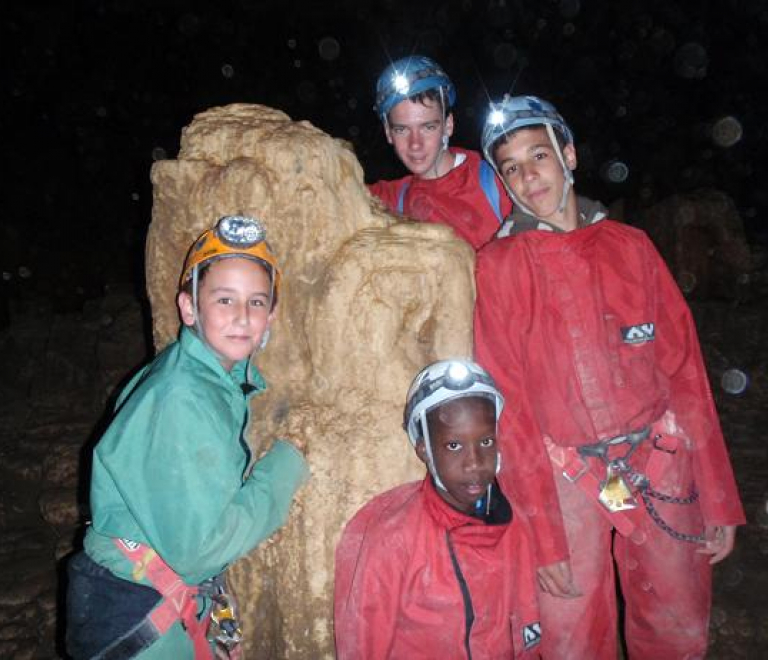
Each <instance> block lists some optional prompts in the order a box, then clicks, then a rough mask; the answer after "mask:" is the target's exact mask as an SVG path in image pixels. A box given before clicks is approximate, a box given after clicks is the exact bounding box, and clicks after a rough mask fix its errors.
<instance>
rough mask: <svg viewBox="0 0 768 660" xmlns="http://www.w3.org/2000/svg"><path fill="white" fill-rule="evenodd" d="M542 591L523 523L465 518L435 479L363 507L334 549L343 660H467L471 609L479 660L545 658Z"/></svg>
mask: <svg viewBox="0 0 768 660" xmlns="http://www.w3.org/2000/svg"><path fill="white" fill-rule="evenodd" d="M502 499H503V498H502ZM503 502H504V503H503V506H504V507H506V510H507V511H508V510H509V507H508V504H507V503H506V500H504V501H503ZM452 555H453V559H455V562H456V565H455V566H454V563H453V559H452ZM459 574H460V575H461V579H463V580H464V581H465V587H466V589H465V594H466V596H465V595H463V590H462V586H461V584H460V578H459ZM536 590H537V586H536V577H535V568H534V560H533V554H532V546H531V544H530V541H529V537H528V528H527V526H526V524H525V523H524V521H523V519H522V518H520V519H518V518H517V517H513V518H512V521H511V522H507V523H501V524H486V523H485V522H483V521H482V520H479V519H477V518H473V517H471V516H467V515H465V514H463V513H461V512H459V511H457V510H455V509H453V508H452V507H451V506H449V505H448V504H447V503H445V502H444V501H443V500H442V499H441V498H440V496H439V495H438V494H437V492H436V491H435V488H434V486H433V485H432V482H431V479H430V478H429V477H427V478H426V479H425V480H424V481H423V482H412V483H408V484H405V485H403V486H399V487H398V488H394V489H393V490H390V491H387V492H386V493H384V494H382V495H379V496H378V497H376V498H374V499H373V500H371V501H370V502H369V503H368V504H366V505H365V506H364V507H363V508H362V509H360V510H359V511H358V512H357V514H355V516H354V518H352V520H351V521H350V522H349V523H348V525H347V527H346V528H345V530H344V533H343V536H342V538H341V541H340V543H339V545H338V547H337V548H336V584H335V594H334V614H335V629H336V649H337V653H338V658H339V660H353V659H354V660H363V659H364V660H377V659H384V658H398V659H400V658H407V659H408V660H419V659H424V660H426V659H430V660H434V658H440V659H441V660H453V659H458V658H468V657H470V656H469V655H468V653H467V648H466V642H467V637H466V633H467V625H466V622H467V616H466V611H467V610H465V608H466V607H468V606H470V605H471V610H472V613H473V615H474V620H473V623H472V625H471V630H470V634H469V637H468V643H469V648H470V650H471V658H472V660H489V659H491V658H493V659H498V660H501V659H502V658H504V659H505V660H508V659H509V658H538V657H539V656H538V649H539V644H538V642H539V638H540V635H541V629H540V626H539V614H538V605H537V602H536ZM526 645H527V647H528V648H526Z"/></svg>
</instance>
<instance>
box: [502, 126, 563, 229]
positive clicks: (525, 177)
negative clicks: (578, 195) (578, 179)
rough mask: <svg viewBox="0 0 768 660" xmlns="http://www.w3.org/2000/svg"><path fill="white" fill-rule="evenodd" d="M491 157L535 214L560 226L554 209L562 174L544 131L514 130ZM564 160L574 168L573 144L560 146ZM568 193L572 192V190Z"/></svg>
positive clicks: (541, 127)
mask: <svg viewBox="0 0 768 660" xmlns="http://www.w3.org/2000/svg"><path fill="white" fill-rule="evenodd" d="M494 159H495V160H496V166H497V167H498V169H499V172H500V173H501V176H502V177H503V178H504V180H505V181H506V182H507V185H508V186H509V187H510V189H511V190H512V192H513V193H514V194H515V196H516V197H517V198H518V199H519V200H520V201H521V202H522V203H523V204H524V205H525V206H527V207H528V208H529V209H530V210H531V211H532V212H533V214H534V215H535V216H536V217H538V218H541V219H542V220H546V221H548V222H551V223H552V224H555V225H558V226H559V224H560V222H561V221H560V220H559V218H558V217H557V215H558V214H557V209H558V207H559V206H560V201H561V198H562V194H563V183H564V181H565V175H564V173H563V168H562V166H561V165H560V160H559V159H558V157H557V153H556V152H555V148H554V145H553V144H552V141H551V140H550V139H549V135H548V134H547V130H546V129H545V128H544V127H543V126H536V127H534V128H521V129H519V130H517V131H515V132H514V133H512V135H510V136H509V137H508V138H507V141H506V142H504V143H503V144H501V145H499V147H498V148H497V149H496V153H495V154H494ZM563 159H564V160H565V164H566V165H567V166H568V167H569V168H570V169H571V170H573V169H576V150H575V149H574V148H573V145H572V144H567V145H566V146H565V147H564V148H563ZM569 194H573V189H571V190H570V191H569Z"/></svg>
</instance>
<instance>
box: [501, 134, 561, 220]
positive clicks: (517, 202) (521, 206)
mask: <svg viewBox="0 0 768 660" xmlns="http://www.w3.org/2000/svg"><path fill="white" fill-rule="evenodd" d="M544 128H545V129H546V131H547V135H548V136H549V140H550V142H551V143H552V148H553V149H554V151H555V154H557V160H558V161H559V162H560V167H561V168H562V170H563V192H562V194H561V197H560V203H559V204H558V205H557V212H558V213H562V212H563V211H564V210H565V205H566V204H567V203H568V191H569V189H570V187H571V186H572V185H573V170H571V168H570V167H568V165H566V163H565V158H564V157H563V150H562V149H561V148H560V144H559V143H558V141H557V137H556V136H555V129H553V128H552V124H544ZM491 161H492V162H491V166H492V167H493V169H494V171H495V172H496V174H497V175H498V176H499V178H500V179H501V182H502V183H503V184H504V188H505V189H506V191H507V194H508V195H509V196H510V198H511V199H512V201H513V202H514V203H515V206H517V207H518V208H519V209H520V210H521V211H523V212H524V213H527V214H528V215H532V216H534V217H538V216H537V215H536V214H535V213H534V212H533V211H532V210H531V209H529V208H528V207H527V206H526V205H525V204H523V202H522V201H521V200H520V199H519V198H518V196H517V195H515V193H514V192H512V188H511V187H510V186H509V184H508V183H507V180H506V179H505V178H504V177H503V176H502V174H501V172H500V171H499V168H498V167H497V166H496V160H495V159H493V158H492V159H491Z"/></svg>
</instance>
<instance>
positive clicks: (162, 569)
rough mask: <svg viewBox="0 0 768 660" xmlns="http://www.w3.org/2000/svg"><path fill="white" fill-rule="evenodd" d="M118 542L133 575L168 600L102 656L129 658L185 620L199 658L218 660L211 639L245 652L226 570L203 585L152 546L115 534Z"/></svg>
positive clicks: (105, 659) (232, 653) (232, 652)
mask: <svg viewBox="0 0 768 660" xmlns="http://www.w3.org/2000/svg"><path fill="white" fill-rule="evenodd" d="M114 542H115V545H116V546H117V548H118V549H119V550H120V551H121V552H122V554H123V555H124V556H125V557H126V559H128V561H130V562H131V564H132V566H133V572H132V577H133V579H134V580H136V581H137V582H141V581H142V580H145V579H146V581H147V582H149V583H150V585H151V586H152V587H154V589H155V590H156V591H158V592H159V593H160V595H161V596H162V599H161V600H160V603H159V604H158V605H157V606H156V607H154V608H153V609H152V610H151V611H150V612H149V613H148V614H147V616H146V617H144V619H143V620H142V621H141V622H140V623H139V624H138V625H137V626H136V627H135V628H133V629H132V630H130V631H129V632H128V633H127V634H126V635H124V636H123V637H122V638H120V639H119V640H117V641H116V642H115V643H113V644H112V645H111V646H110V647H108V648H107V649H106V650H105V651H103V652H102V653H101V654H100V655H99V656H98V658H99V660H127V659H128V658H132V657H134V656H135V655H137V654H138V653H139V652H141V651H142V650H143V649H146V648H148V647H149V646H150V645H151V644H152V643H153V642H154V641H156V640H157V639H159V638H160V637H162V636H163V635H164V634H165V633H166V632H168V630H169V629H170V628H171V626H172V625H173V624H174V623H176V621H179V622H180V623H181V626H182V627H183V628H184V630H185V631H186V633H187V635H188V636H189V638H190V640H191V641H192V646H193V648H194V653H195V660H213V658H214V657H218V654H217V656H214V653H213V650H212V646H211V642H215V643H216V644H218V645H220V646H222V647H223V649H224V651H225V652H226V653H227V654H228V655H229V657H230V658H232V659H234V658H238V657H240V649H241V647H240V643H241V642H242V632H241V629H240V625H239V623H238V622H237V618H236V609H235V604H234V600H233V598H232V597H231V596H230V595H229V594H227V592H226V588H225V585H224V579H223V577H222V576H221V575H219V576H216V577H215V578H212V579H210V580H206V581H205V582H203V583H202V584H200V585H198V586H190V585H187V584H185V583H184V581H183V580H182V579H181V577H179V576H178V575H177V574H176V573H175V572H174V571H173V569H172V568H171V567H170V566H168V564H166V563H165V562H164V561H163V560H162V559H161V558H160V556H159V555H158V554H157V553H156V552H155V551H154V550H153V549H152V548H150V547H148V546H146V545H143V544H141V543H137V542H135V541H130V540H128V539H114ZM204 599H210V601H211V603H212V607H211V612H210V617H203V618H200V617H199V614H201V613H202V611H203V608H204Z"/></svg>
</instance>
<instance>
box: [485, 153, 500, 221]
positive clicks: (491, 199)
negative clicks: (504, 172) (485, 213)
mask: <svg viewBox="0 0 768 660" xmlns="http://www.w3.org/2000/svg"><path fill="white" fill-rule="evenodd" d="M480 187H481V188H482V189H483V192H484V193H485V196H486V197H487V198H488V203H489V204H490V205H491V208H492V209H493V212H494V213H495V214H496V219H497V220H498V221H499V224H502V223H503V222H504V218H502V217H501V199H500V196H499V189H498V187H497V186H496V172H494V171H493V168H492V167H491V166H490V165H489V164H488V161H486V160H482V161H480Z"/></svg>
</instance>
